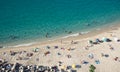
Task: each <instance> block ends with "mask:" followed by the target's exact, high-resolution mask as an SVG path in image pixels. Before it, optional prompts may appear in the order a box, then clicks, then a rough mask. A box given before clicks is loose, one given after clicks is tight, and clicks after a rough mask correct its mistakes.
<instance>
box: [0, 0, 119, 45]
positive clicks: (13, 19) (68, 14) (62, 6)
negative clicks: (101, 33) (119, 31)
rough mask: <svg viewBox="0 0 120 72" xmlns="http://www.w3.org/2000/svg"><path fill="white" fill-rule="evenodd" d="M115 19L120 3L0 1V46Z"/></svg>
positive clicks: (106, 0)
mask: <svg viewBox="0 0 120 72" xmlns="http://www.w3.org/2000/svg"><path fill="white" fill-rule="evenodd" d="M119 20H120V0H0V45H16V44H22V43H30V42H36V41H44V40H49V39H52V38H56V37H62V36H66V35H69V34H74V33H77V32H86V31H89V30H91V29H95V28H101V27H103V26H104V25H108V26H109V25H110V23H112V22H116V21H119ZM46 37H47V38H46Z"/></svg>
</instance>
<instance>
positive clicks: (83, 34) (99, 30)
mask: <svg viewBox="0 0 120 72" xmlns="http://www.w3.org/2000/svg"><path fill="white" fill-rule="evenodd" d="M119 23H120V22H117V23H116V22H115V24H114V23H113V24H114V25H112V24H111V25H110V26H108V27H107V28H105V27H103V26H102V27H101V28H96V29H93V30H90V31H83V32H77V33H72V34H69V35H66V36H62V37H59V36H58V37H56V38H51V39H48V40H43V41H35V42H30V43H21V44H16V45H8V46H4V45H3V48H17V47H18V48H19V47H29V46H32V45H33V46H34V45H36V44H42V43H48V42H53V41H56V40H67V39H68V40H69V39H70V38H74V39H76V38H77V39H78V38H82V39H85V38H88V37H92V36H95V35H97V34H101V33H104V32H106V31H111V30H113V29H114V28H119V26H120V25H119ZM1 49H2V48H1Z"/></svg>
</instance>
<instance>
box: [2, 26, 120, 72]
mask: <svg viewBox="0 0 120 72" xmlns="http://www.w3.org/2000/svg"><path fill="white" fill-rule="evenodd" d="M103 37H106V38H109V39H111V40H112V41H111V42H103V43H99V44H95V45H93V46H91V44H89V43H88V41H89V40H93V41H94V40H95V39H96V38H99V39H100V40H101V39H102V38H103ZM114 38H118V39H120V26H119V25H118V26H113V27H110V28H106V29H105V28H104V29H102V30H100V31H99V30H97V31H94V32H91V33H88V34H85V35H79V36H76V37H69V38H65V39H64V38H62V39H57V40H54V41H46V42H42V43H37V44H34V45H31V46H21V47H16V48H3V49H0V58H1V59H6V60H7V61H9V62H10V63H17V62H19V63H21V64H24V65H44V66H53V65H58V66H59V63H58V62H59V61H61V62H63V63H62V66H68V65H73V64H75V65H76V64H77V65H81V68H80V69H76V68H75V69H76V70H77V72H89V66H90V65H91V64H92V65H94V66H95V67H96V69H95V72H120V69H119V68H120V54H119V53H120V42H117V41H115V40H114ZM111 47H112V48H113V49H111ZM35 48H38V49H39V50H38V52H33V50H34V49H35ZM10 51H14V52H17V54H16V55H14V56H11V55H10ZM27 53H33V56H31V57H28V56H26V55H27ZM89 54H93V55H94V57H93V58H92V59H91V58H89V57H88V55H89ZM102 54H104V55H108V57H105V56H102ZM116 57H118V59H117V60H116V61H115V60H114V58H116ZM20 58H22V60H19V59H20ZM95 60H99V62H100V64H96V62H95ZM82 61H87V62H88V64H83V63H82ZM60 67H61V66H60Z"/></svg>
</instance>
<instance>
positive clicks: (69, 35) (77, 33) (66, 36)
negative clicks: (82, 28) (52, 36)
mask: <svg viewBox="0 0 120 72" xmlns="http://www.w3.org/2000/svg"><path fill="white" fill-rule="evenodd" d="M78 35H79V33H76V34H72V35H68V36H64V37H62V38H68V37H74V36H78Z"/></svg>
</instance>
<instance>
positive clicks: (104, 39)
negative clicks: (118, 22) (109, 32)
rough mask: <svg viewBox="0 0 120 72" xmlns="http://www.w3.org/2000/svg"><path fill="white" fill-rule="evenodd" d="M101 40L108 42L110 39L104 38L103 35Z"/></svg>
mask: <svg viewBox="0 0 120 72" xmlns="http://www.w3.org/2000/svg"><path fill="white" fill-rule="evenodd" d="M102 40H103V41H104V42H110V41H111V40H110V39H109V38H105V37H103V38H102Z"/></svg>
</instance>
